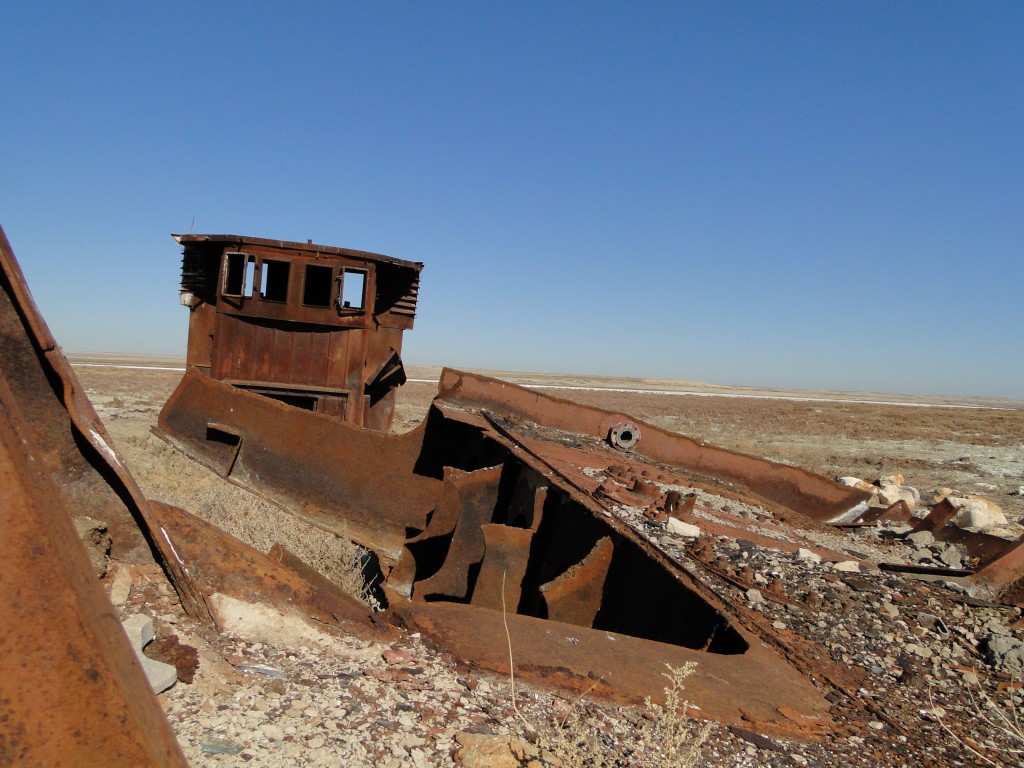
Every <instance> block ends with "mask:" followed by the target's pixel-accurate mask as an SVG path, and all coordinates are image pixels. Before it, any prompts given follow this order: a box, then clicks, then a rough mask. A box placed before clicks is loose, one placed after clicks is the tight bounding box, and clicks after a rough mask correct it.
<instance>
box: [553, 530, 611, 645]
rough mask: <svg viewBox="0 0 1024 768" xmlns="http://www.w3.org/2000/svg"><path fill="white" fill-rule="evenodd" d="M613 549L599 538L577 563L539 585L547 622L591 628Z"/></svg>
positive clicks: (601, 597) (599, 606) (600, 598)
mask: <svg viewBox="0 0 1024 768" xmlns="http://www.w3.org/2000/svg"><path fill="white" fill-rule="evenodd" d="M614 549H615V548H614V546H613V545H612V540H611V539H610V538H609V537H607V536H605V537H603V538H601V539H598V541H597V543H596V544H595V545H594V548H593V549H592V550H590V553H589V554H588V555H587V556H586V557H585V558H583V560H581V561H580V562H579V563H578V564H576V565H574V566H572V567H571V568H569V569H568V570H566V571H564V572H563V573H561V574H559V575H558V576H556V577H555V578H554V579H552V580H551V581H549V582H548V583H547V584H541V586H540V593H541V595H542V596H543V597H544V602H545V604H546V605H547V609H548V610H547V614H548V618H549V619H552V620H554V621H564V622H566V623H567V624H579V625H581V626H584V627H589V626H593V624H594V620H595V619H596V618H597V613H598V611H600V610H601V603H602V601H603V600H604V585H605V579H607V578H608V569H609V568H610V567H611V564H612V553H613V551H614Z"/></svg>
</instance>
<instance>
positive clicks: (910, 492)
mask: <svg viewBox="0 0 1024 768" xmlns="http://www.w3.org/2000/svg"><path fill="white" fill-rule="evenodd" d="M837 480H838V482H840V483H842V484H843V485H847V486H850V487H851V488H858V489H860V490H862V491H867V492H868V493H870V494H871V498H870V499H869V500H868V506H871V507H891V506H892V505H893V504H895V503H896V502H898V501H902V502H905V503H906V505H907V507H909V508H910V509H911V510H913V509H916V508H917V507H918V506H919V505H920V503H921V493H920V491H918V490H917V488H914V487H913V486H910V485H906V481H905V478H904V477H903V475H900V474H895V475H883V476H882V477H879V478H878V479H877V480H875V482H874V483H869V482H867V481H865V480H861V479H860V478H859V477H852V476H845V477H839V478H837Z"/></svg>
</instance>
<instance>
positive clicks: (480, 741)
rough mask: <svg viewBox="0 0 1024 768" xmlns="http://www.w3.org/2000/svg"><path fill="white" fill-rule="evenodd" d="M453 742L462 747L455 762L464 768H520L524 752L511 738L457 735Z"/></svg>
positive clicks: (518, 743)
mask: <svg viewBox="0 0 1024 768" xmlns="http://www.w3.org/2000/svg"><path fill="white" fill-rule="evenodd" d="M455 740H456V741H457V742H458V743H459V745H460V746H461V747H462V748H461V749H460V750H459V751H458V752H457V753H456V755H455V762H456V763H457V764H458V765H461V766H464V768H521V766H522V764H523V762H522V758H524V757H525V756H526V750H525V749H524V747H523V744H522V742H520V741H519V739H517V738H515V737H513V736H490V735H485V734H481V733H459V734H456V736H455Z"/></svg>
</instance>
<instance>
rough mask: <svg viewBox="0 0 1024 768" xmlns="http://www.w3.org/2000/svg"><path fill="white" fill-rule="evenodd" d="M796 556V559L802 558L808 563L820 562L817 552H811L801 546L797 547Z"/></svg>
mask: <svg viewBox="0 0 1024 768" xmlns="http://www.w3.org/2000/svg"><path fill="white" fill-rule="evenodd" d="M796 556H797V559H799V560H804V561H806V562H808V563H820V562H821V555H819V554H818V553H817V552H812V551H811V550H809V549H804V548H803V547H800V548H799V549H797V551H796Z"/></svg>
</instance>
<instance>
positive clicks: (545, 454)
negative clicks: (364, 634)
mask: <svg viewBox="0 0 1024 768" xmlns="http://www.w3.org/2000/svg"><path fill="white" fill-rule="evenodd" d="M454 400H455V399H454V398H449V399H447V400H440V399H439V400H438V401H437V402H435V404H434V406H433V407H432V408H431V410H430V412H429V414H428V416H427V418H426V420H425V421H424V423H423V424H422V425H421V426H420V427H419V428H418V429H416V430H414V431H412V432H410V433H407V434H405V435H401V436H386V435H381V434H379V433H374V432H371V431H367V430H359V429H356V428H354V427H351V426H349V425H346V424H341V423H339V422H337V421H336V420H332V419H329V418H326V417H324V416H322V415H318V414H315V413H309V412H306V411H301V410H298V409H295V408H290V407H287V406H284V405H281V404H279V403H276V402H273V401H271V400H268V399H266V398H262V397H260V396H259V395H255V394H252V393H249V392H245V391H242V390H240V389H237V388H234V387H231V386H230V385H228V384H225V383H223V382H218V381H214V380H211V379H208V378H206V377H204V376H200V375H197V374H193V373H189V374H187V375H186V376H185V377H184V378H183V380H182V382H181V384H180V385H179V387H178V389H177V390H176V392H175V394H174V395H173V396H172V397H171V399H170V400H169V401H168V403H167V405H166V406H165V407H164V409H163V411H162V412H161V414H160V418H159V425H158V433H159V434H161V436H163V437H164V438H165V439H167V440H168V441H169V442H171V443H172V444H173V445H176V446H178V447H180V448H182V449H183V450H185V452H186V453H188V454H189V455H192V456H194V457H196V458H198V459H199V460H201V461H203V462H204V463H206V464H207V465H209V466H212V467H214V468H216V469H217V470H218V471H220V472H221V473H222V474H223V475H225V476H226V477H228V479H230V480H232V481H234V482H236V483H239V484H241V485H244V486H245V487H248V488H250V489H252V490H254V491H257V492H259V493H262V494H264V495H265V496H268V497H270V498H271V499H273V500H275V501H278V502H279V503H281V504H282V505H283V506H285V507H286V508H288V509H290V510H292V511H293V512H296V513H297V514H299V515H300V516H302V517H303V518H304V519H306V520H309V521H311V522H314V523H316V524H318V525H321V526H323V527H325V528H329V529H333V530H336V531H339V532H341V531H348V532H349V533H350V535H352V536H353V537H355V538H356V539H357V540H359V541H360V543H362V544H364V545H365V546H367V547H369V548H371V549H373V550H374V551H375V552H376V553H377V555H378V557H379V558H380V561H381V563H382V564H383V568H384V572H385V574H386V576H387V579H386V582H385V585H384V590H385V594H386V595H387V596H388V598H389V601H390V607H391V610H392V611H393V613H394V615H396V616H397V617H398V618H400V619H401V620H403V621H404V622H406V623H407V624H415V626H416V627H417V628H418V629H420V630H421V631H422V632H423V633H424V636H426V637H428V638H429V639H431V640H433V641H434V642H437V643H438V644H439V645H441V646H443V647H445V648H448V649H449V650H453V651H455V652H456V655H459V656H461V657H464V658H466V659H467V660H468V661H470V662H471V663H474V664H480V665H481V666H484V667H487V668H494V669H496V670H497V669H499V668H498V666H497V664H498V662H497V661H496V660H495V659H496V657H494V656H493V653H494V652H495V650H496V649H500V648H501V644H500V642H498V641H499V640H500V637H498V636H495V635H494V633H493V632H489V634H484V633H481V632H480V629H481V628H483V627H490V628H493V626H494V621H495V617H497V618H498V619H499V620H500V618H501V613H500V612H498V611H497V609H498V608H499V607H500V606H501V605H502V604H503V603H504V602H505V601H506V600H507V601H509V602H508V603H507V607H508V614H509V618H510V619H511V620H512V621H513V623H514V624H515V625H516V626H517V627H522V628H523V629H521V630H516V631H517V632H520V633H525V635H531V634H532V632H533V631H534V630H531V629H529V628H531V627H532V628H534V629H535V628H536V627H567V626H568V627H571V628H572V629H571V631H572V636H573V637H574V638H576V642H575V643H570V644H569V645H577V644H579V645H581V646H582V648H581V650H580V652H579V653H576V652H574V650H573V648H559V649H555V648H548V647H547V646H545V645H544V644H541V645H530V644H529V643H526V642H521V641H522V638H520V641H517V642H518V643H519V644H521V645H522V648H523V651H524V653H525V654H526V655H525V657H524V662H523V663H524V664H525V667H526V668H527V669H540V668H541V667H543V665H544V663H545V662H543V661H542V657H543V656H544V654H546V653H549V652H551V653H555V651H556V650H557V653H555V656H552V657H551V658H556V657H557V658H558V659H560V660H559V661H558V662H557V663H554V662H551V663H552V664H553V665H554V667H558V668H564V669H562V671H559V672H557V673H553V674H543V675H540V676H534V675H532V673H527V674H528V676H533V677H535V678H537V679H539V680H540V681H541V682H547V683H552V682H554V683H557V684H562V685H570V686H575V685H576V683H580V684H583V683H584V682H586V686H585V687H589V685H590V683H591V682H593V681H594V680H595V679H598V678H601V679H603V680H604V682H603V683H601V684H600V685H599V686H598V690H599V691H602V692H603V691H609V692H611V693H613V694H614V695H617V696H619V697H620V698H626V699H630V700H636V699H642V698H643V697H644V696H657V695H659V694H660V693H661V691H662V690H663V689H664V687H665V680H664V678H663V677H662V673H663V672H665V671H666V670H665V667H664V665H665V663H666V661H673V662H677V663H678V664H682V663H683V661H685V660H695V659H700V660H701V661H700V664H701V665H702V666H704V667H706V672H705V673H704V674H703V675H701V676H698V677H697V678H695V679H694V680H693V681H692V682H691V684H690V686H689V690H690V691H691V692H692V695H693V697H694V699H695V700H698V701H701V700H702V699H703V697H705V696H706V697H708V699H709V701H711V700H714V701H716V702H718V703H717V704H714V705H711V706H712V711H713V714H712V716H715V717H721V718H723V719H727V720H729V721H732V722H740V721H743V720H744V717H745V716H744V714H743V712H742V711H741V709H742V708H743V707H747V708H748V709H749V708H751V707H752V708H753V709H755V710H757V714H756V715H753V717H754V719H755V720H757V721H758V722H765V723H771V722H774V721H775V719H776V718H778V723H777V724H776V725H775V726H774V727H776V728H778V729H781V730H785V729H788V731H789V732H800V733H803V732H802V731H801V730H800V728H799V727H797V726H795V725H793V724H792V723H789V725H787V724H786V723H787V722H788V720H787V718H786V717H781V718H780V717H779V713H778V711H777V709H778V707H779V706H782V705H788V706H790V707H793V711H799V712H801V713H802V714H803V715H806V716H807V717H810V718H811V719H812V720H813V719H814V718H818V717H821V716H822V713H823V712H824V711H825V710H826V709H827V704H826V703H825V701H824V698H823V697H822V695H821V694H820V693H819V692H817V691H816V690H815V689H814V687H813V686H812V685H810V683H809V682H808V681H807V680H806V679H805V677H804V676H803V674H802V672H801V671H800V670H798V669H796V668H795V667H793V666H792V665H791V664H790V663H789V662H788V661H787V660H786V655H785V653H783V652H781V648H780V644H779V643H773V645H774V647H769V646H765V645H764V644H763V640H764V638H763V637H762V634H761V629H760V628H759V629H758V631H757V632H750V631H748V630H747V629H745V624H746V623H747V622H748V620H750V619H751V618H752V617H751V615H750V614H751V612H750V609H748V608H746V606H745V605H742V604H728V603H723V602H722V601H721V600H720V599H719V598H718V597H717V596H716V595H715V593H714V592H713V591H711V590H710V589H708V588H707V587H706V586H705V585H703V583H702V582H701V581H700V580H699V579H698V578H697V577H696V576H695V573H694V566H692V565H688V564H686V563H683V562H679V561H675V560H672V559H670V558H669V557H668V556H667V555H666V554H665V553H664V552H663V551H662V550H661V549H659V548H658V547H656V546H654V545H652V544H651V543H650V542H649V541H648V540H647V538H646V537H645V536H642V535H640V534H639V533H638V532H637V531H635V530H634V529H633V528H632V527H631V526H629V525H628V524H626V523H625V522H623V521H621V520H619V519H617V518H616V517H615V516H614V515H612V514H611V512H610V507H608V506H606V505H605V504H604V503H603V502H601V501H600V500H599V497H597V496H596V495H594V494H592V493H591V492H590V491H589V490H588V489H587V488H586V487H585V483H586V482H587V477H586V475H581V474H580V472H582V470H581V469H579V467H576V469H573V468H572V467H570V466H569V464H571V462H572V460H576V461H578V462H583V464H582V466H600V462H601V461H604V462H606V463H607V462H619V463H626V464H631V463H633V462H640V463H643V462H644V461H645V460H644V459H643V457H636V456H635V455H633V454H632V453H631V452H630V451H623V450H622V447H621V446H618V447H613V446H609V445H607V444H604V443H602V444H601V445H602V446H603V448H602V447H594V448H593V449H592V450H585V449H584V448H582V447H581V448H577V449H573V448H569V447H566V446H564V445H560V444H558V443H557V442H556V443H550V442H548V441H543V440H531V439H527V438H526V437H525V436H524V435H523V434H521V433H520V432H519V431H518V430H516V429H513V428H511V427H503V426H501V424H500V423H499V422H500V421H501V419H500V417H497V416H494V415H491V414H482V413H481V412H479V411H474V410H472V409H468V408H465V407H462V405H463V404H461V403H457V402H454ZM633 429H634V432H633V434H632V435H630V437H635V436H636V434H637V433H638V432H639V428H637V427H636V426H635V425H634V427H633ZM644 433H645V434H647V433H648V430H647V429H646V428H644ZM226 435H227V436H230V438H226V437H225V436H226ZM622 437H623V436H621V435H620V439H622ZM643 439H645V438H644V437H641V438H640V440H641V441H642V440H643ZM552 445H555V446H558V447H560V448H562V449H564V452H565V454H566V455H565V456H563V455H562V454H561V453H559V452H557V451H554V452H552V451H553V450H554V449H553V448H551V446H552ZM602 451H603V452H604V455H602V453H601V452H602ZM595 462H597V463H596V464H595ZM556 465H557V466H556ZM643 466H645V467H648V468H651V467H652V466H653V465H651V463H650V462H649V461H647V462H646V463H643ZM577 470H578V471H577ZM638 471H639V469H638ZM633 486H634V487H636V488H637V490H638V492H639V494H640V495H639V496H638V498H641V499H642V502H643V503H644V504H645V505H646V504H650V503H652V502H657V500H658V498H660V496H661V495H662V493H663V491H662V489H661V486H659V485H657V484H656V483H654V482H644V483H639V482H635V483H633ZM212 556H213V552H210V553H208V554H207V555H205V556H203V557H200V558H199V559H198V562H199V564H200V573H201V572H202V567H203V565H202V564H203V562H205V561H207V560H209V559H210V558H211V557H212ZM183 559H184V560H186V562H188V561H189V558H187V557H185V556H183ZM250 569H251V566H246V567H245V568H243V570H250ZM188 570H191V569H190V568H189V569H188ZM258 592H260V593H264V594H265V593H266V590H264V589H261V590H258ZM455 604H459V605H458V606H456V605H455ZM427 617H450V618H451V621H452V622H454V623H453V624H451V625H449V624H447V623H445V622H446V621H447V620H448V619H444V620H443V621H442V620H441V619H440V618H438V619H436V620H435V619H433V618H430V619H428V618H427ZM545 619H560V621H558V622H554V623H551V624H546V623H544V622H543V620H545ZM538 622H539V623H538ZM545 631H547V630H545ZM477 639H479V641H480V642H479V644H478V643H477V642H476V640H477ZM538 642H539V639H538ZM626 649H630V650H629V651H628V653H627V652H626ZM612 668H614V671H615V674H614V675H611V674H608V673H609V671H610V670H611V669H612ZM768 670H770V671H768ZM499 671H500V670H499ZM769 679H770V680H771V681H772V685H771V686H769V687H765V685H764V681H765V680H769ZM727 699H732V703H731V704H730V705H727V704H726V700H727ZM746 721H747V722H750V718H747V720H746ZM801 727H802V726H801Z"/></svg>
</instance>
